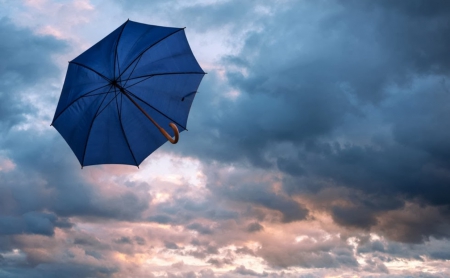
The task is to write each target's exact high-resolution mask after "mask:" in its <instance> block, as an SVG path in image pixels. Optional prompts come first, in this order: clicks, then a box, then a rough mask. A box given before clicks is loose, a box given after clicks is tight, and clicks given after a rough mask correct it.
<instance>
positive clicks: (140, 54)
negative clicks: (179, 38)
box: [118, 28, 184, 78]
mask: <svg viewBox="0 0 450 278" xmlns="http://www.w3.org/2000/svg"><path fill="white" fill-rule="evenodd" d="M182 30H184V28H180V29H178V30H176V31H175V32H173V33H170V34H169V35H167V36H165V37H164V38H162V39H160V40H159V41H157V42H155V43H154V44H152V45H150V46H149V47H147V48H146V49H145V50H144V51H142V52H141V53H139V55H138V56H137V57H136V58H134V60H133V61H132V62H131V63H130V64H129V65H128V66H126V67H125V69H124V70H123V72H122V74H123V73H124V72H126V71H127V69H128V68H129V67H130V66H131V65H132V64H133V63H134V62H135V61H136V60H137V59H138V58H139V57H140V56H142V55H144V53H145V52H147V51H148V50H149V49H151V48H152V47H153V46H155V45H157V44H158V43H160V42H161V41H163V40H165V39H167V38H168V37H170V36H172V35H174V34H176V33H178V32H180V31H182ZM122 74H121V75H119V77H118V78H120V77H121V76H122Z"/></svg>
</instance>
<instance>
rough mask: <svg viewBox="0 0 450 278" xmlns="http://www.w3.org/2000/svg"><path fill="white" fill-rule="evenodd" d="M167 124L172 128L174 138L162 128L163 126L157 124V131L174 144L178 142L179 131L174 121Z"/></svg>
mask: <svg viewBox="0 0 450 278" xmlns="http://www.w3.org/2000/svg"><path fill="white" fill-rule="evenodd" d="M169 126H170V127H171V128H172V130H173V133H174V134H175V138H172V136H170V134H169V133H167V131H165V130H164V128H162V127H160V126H159V125H158V126H157V127H158V129H159V131H160V132H161V133H162V135H164V137H166V139H167V140H169V142H170V143H172V144H176V143H177V142H178V139H179V138H180V132H179V131H178V127H177V126H176V125H175V124H174V123H170V124H169Z"/></svg>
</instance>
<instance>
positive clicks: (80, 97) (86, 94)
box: [50, 84, 109, 125]
mask: <svg viewBox="0 0 450 278" xmlns="http://www.w3.org/2000/svg"><path fill="white" fill-rule="evenodd" d="M106 86H109V84H106V85H104V86H101V87H99V88H97V89H94V90H92V91H89V92H87V93H85V94H84V95H81V96H79V97H78V98H76V99H75V100H73V101H72V102H71V103H70V104H69V105H67V106H66V107H65V108H64V109H63V110H62V111H61V112H60V113H59V114H58V115H57V116H55V118H54V119H53V121H52V123H51V124H50V125H53V123H54V122H55V121H56V120H57V119H58V118H59V116H61V114H62V113H64V111H66V110H67V108H69V107H70V106H72V104H74V103H75V102H76V101H78V100H80V99H82V98H83V97H86V96H88V94H90V93H92V92H94V91H97V90H98V89H101V88H104V87H106ZM108 93H109V91H108V92H106V94H108Z"/></svg>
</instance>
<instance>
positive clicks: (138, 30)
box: [117, 21, 182, 72]
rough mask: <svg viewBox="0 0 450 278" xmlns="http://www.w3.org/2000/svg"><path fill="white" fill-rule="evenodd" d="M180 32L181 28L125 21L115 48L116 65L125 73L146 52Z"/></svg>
mask: <svg viewBox="0 0 450 278" xmlns="http://www.w3.org/2000/svg"><path fill="white" fill-rule="evenodd" d="M180 30H182V28H172V27H162V26H155V25H147V24H142V23H138V22H134V21H127V22H126V23H125V27H124V31H123V33H122V35H121V37H120V40H119V44H118V47H117V64H118V66H120V69H121V72H123V71H125V69H126V68H127V67H129V66H130V65H131V64H132V63H133V61H135V60H136V59H138V57H139V56H140V55H141V54H142V53H144V52H145V51H146V50H148V49H149V48H152V47H154V46H155V45H156V44H158V43H159V42H160V41H161V40H163V39H164V38H166V37H168V36H170V35H172V34H174V33H176V32H178V31H180Z"/></svg>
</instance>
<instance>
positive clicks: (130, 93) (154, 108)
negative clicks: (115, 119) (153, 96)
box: [124, 89, 187, 130]
mask: <svg viewBox="0 0 450 278" xmlns="http://www.w3.org/2000/svg"><path fill="white" fill-rule="evenodd" d="M124 90H125V91H126V92H127V93H128V94H129V95H132V96H133V97H135V98H137V99H138V100H140V101H142V102H143V103H145V104H147V105H148V106H150V107H151V108H152V109H153V110H155V111H156V112H158V113H159V114H161V115H163V116H164V117H166V118H167V119H169V120H171V121H172V122H174V123H176V124H177V125H179V126H181V127H182V128H183V129H184V130H187V128H186V127H185V126H183V125H181V124H179V123H178V122H177V121H175V120H174V119H172V118H170V117H169V116H167V115H166V114H164V113H163V112H161V111H159V110H158V109H156V107H154V106H153V105H151V104H149V103H148V102H146V101H145V100H143V99H141V98H140V97H138V96H137V95H135V94H133V93H132V92H130V91H129V90H127V89H124Z"/></svg>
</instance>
